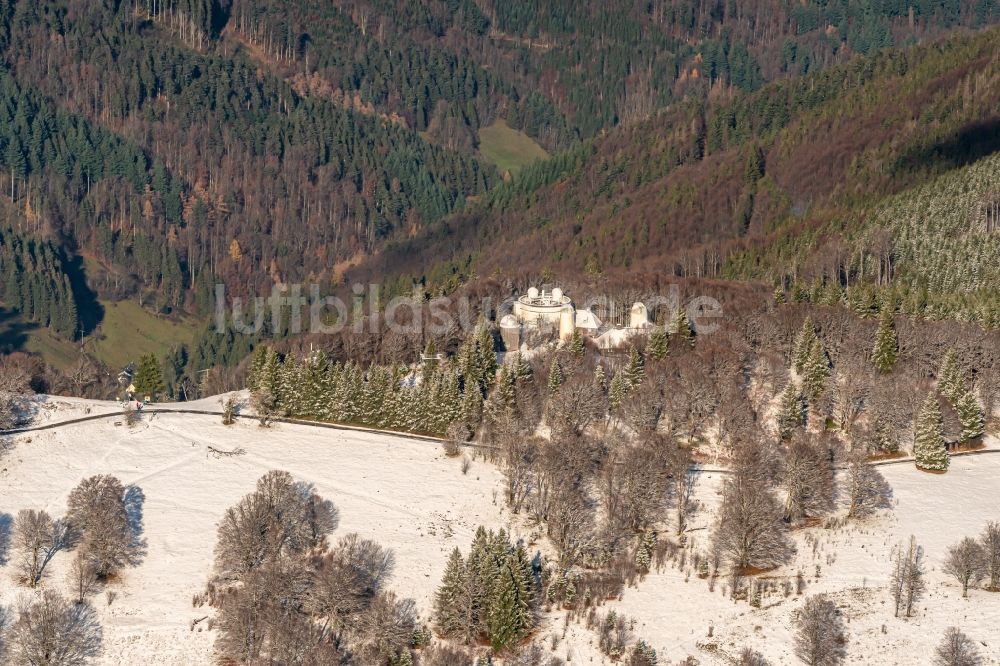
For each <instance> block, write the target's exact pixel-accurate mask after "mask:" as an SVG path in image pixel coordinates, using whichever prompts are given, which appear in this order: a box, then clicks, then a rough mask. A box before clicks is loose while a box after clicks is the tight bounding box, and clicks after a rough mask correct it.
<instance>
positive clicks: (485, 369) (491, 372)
mask: <svg viewBox="0 0 1000 666" xmlns="http://www.w3.org/2000/svg"><path fill="white" fill-rule="evenodd" d="M476 352H477V360H478V363H477V365H478V366H479V375H480V377H481V381H482V383H483V387H484V388H489V387H491V386H493V382H494V380H495V379H496V373H497V351H496V347H495V346H494V344H493V332H492V331H491V330H490V327H489V326H488V325H487V323H486V322H485V321H483V322H481V323H480V324H479V328H478V329H477V330H476Z"/></svg>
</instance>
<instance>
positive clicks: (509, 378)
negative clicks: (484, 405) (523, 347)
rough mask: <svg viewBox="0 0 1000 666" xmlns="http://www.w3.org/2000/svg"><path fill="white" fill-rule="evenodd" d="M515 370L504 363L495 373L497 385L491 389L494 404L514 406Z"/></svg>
mask: <svg viewBox="0 0 1000 666" xmlns="http://www.w3.org/2000/svg"><path fill="white" fill-rule="evenodd" d="M516 373H517V370H516V369H514V368H511V366H509V365H507V364H504V365H503V367H501V368H500V374H499V375H497V385H496V388H494V389H493V395H492V398H493V403H494V406H496V407H500V408H503V409H507V408H510V407H513V406H514V395H515V386H516V382H517V374H516Z"/></svg>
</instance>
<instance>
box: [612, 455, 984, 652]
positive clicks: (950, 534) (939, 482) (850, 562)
mask: <svg viewBox="0 0 1000 666" xmlns="http://www.w3.org/2000/svg"><path fill="white" fill-rule="evenodd" d="M880 469H881V471H882V473H883V475H884V476H885V477H886V480H887V481H888V482H889V484H890V485H891V486H892V489H893V496H894V507H893V510H892V511H891V512H883V513H882V514H881V515H880V516H877V517H873V518H870V519H867V520H865V521H862V522H859V523H849V524H848V525H847V526H846V527H841V528H839V529H835V530H824V529H822V528H819V527H817V528H810V529H807V530H801V531H797V532H796V533H795V542H796V547H797V551H798V552H797V554H796V557H795V560H794V562H793V563H791V564H789V565H788V566H785V567H782V568H781V569H779V570H777V571H774V572H770V573H768V574H767V576H769V577H773V578H775V579H777V580H778V581H781V580H783V579H789V580H793V579H794V577H795V574H796V572H797V571H800V570H801V571H802V572H803V574H804V575H805V577H806V580H807V587H806V591H805V595H803V597H797V596H795V594H794V593H793V594H792V595H791V596H790V597H788V598H787V599H786V598H785V597H784V595H783V594H781V593H780V592H779V593H777V594H775V595H772V596H770V597H765V598H764V599H763V603H762V608H760V609H755V608H752V607H751V606H750V605H749V604H747V602H746V601H740V602H734V601H732V600H730V599H729V596H728V595H726V594H724V590H723V588H724V585H725V581H724V580H722V579H720V580H719V581H718V583H717V585H716V588H715V591H714V592H710V591H709V586H708V583H707V581H704V580H700V579H699V578H697V576H696V575H695V574H694V572H691V573H690V575H686V573H685V571H682V570H679V569H677V568H674V567H669V566H668V567H666V568H664V569H663V570H662V571H661V572H659V573H652V574H650V575H649V576H647V577H646V578H645V580H643V581H642V582H641V583H640V584H639V585H638V586H637V588H633V589H628V590H626V592H625V594H624V595H623V599H622V600H621V601H620V602H615V603H613V604H609V608H615V609H616V610H618V611H620V612H621V613H624V614H625V615H627V616H628V617H630V618H632V619H634V620H635V621H636V628H635V632H636V634H637V635H639V636H641V637H642V638H644V639H645V640H646V641H647V642H649V643H650V644H651V645H652V646H653V647H654V648H656V650H657V653H658V654H659V655H660V656H661V658H662V657H667V658H669V659H671V660H680V659H682V658H684V657H686V656H687V655H695V656H696V657H697V658H698V659H700V660H701V661H702V663H719V664H727V663H730V662H729V661H727V660H726V657H727V656H735V655H736V654H738V653H739V650H740V649H741V648H742V647H744V646H750V647H752V648H754V649H755V650H758V651H760V652H762V653H764V654H765V655H766V656H767V657H769V658H770V659H771V661H772V663H774V664H795V663H799V662H798V660H797V659H796V658H795V657H794V655H793V653H792V644H793V633H794V627H793V623H792V619H793V614H794V613H795V611H796V609H798V608H799V607H800V605H801V602H802V599H803V598H804V596H808V595H810V594H815V593H819V592H823V593H829V594H830V595H831V596H832V598H833V599H834V600H835V601H836V602H837V603H838V605H839V606H840V607H841V608H842V609H844V610H845V615H846V618H847V621H848V625H847V629H848V637H849V641H850V642H849V644H848V660H847V661H848V663H852V664H879V665H882V664H885V665H898V666H918V665H920V666H926V665H927V664H930V663H931V660H932V656H931V655H933V651H934V648H935V647H936V646H937V644H938V642H939V641H940V640H941V635H942V634H943V632H944V629H945V628H946V627H948V626H958V627H960V628H961V629H962V631H964V632H965V633H966V634H968V635H969V636H970V637H971V638H973V639H974V640H976V641H977V642H979V643H980V645H979V648H980V652H981V653H982V655H983V656H984V657H986V659H987V662H986V663H989V664H997V663H1000V593H997V592H987V591H984V590H970V591H969V598H968V599H963V598H962V590H961V588H960V587H959V586H958V584H957V583H956V582H955V581H954V579H952V578H950V577H948V576H947V575H946V574H944V573H943V572H942V571H941V566H942V563H943V561H944V558H945V556H946V553H947V549H948V547H949V546H950V545H953V544H955V543H956V542H957V541H959V540H960V539H961V538H962V537H965V536H973V537H978V536H979V535H980V534H981V533H982V530H983V527H984V526H985V524H986V522H987V521H989V520H1000V453H998V454H988V455H979V456H963V457H956V458H954V459H953V460H952V464H951V469H950V470H949V471H948V473H947V474H944V475H932V474H927V473H924V472H920V471H918V470H917V469H916V468H915V467H913V466H912V465H910V464H902V465H889V466H883V467H881V468H880ZM721 486H722V476H721V475H720V474H718V473H716V474H710V473H705V474H703V475H702V477H701V478H700V479H699V481H698V486H697V498H698V500H699V503H700V504H701V511H700V512H699V514H698V517H697V519H696V520H695V521H693V525H692V531H691V533H690V534H691V537H692V538H693V539H695V540H696V545H695V547H696V548H699V547H700V548H702V549H707V547H708V543H707V542H708V538H709V532H710V523H711V520H712V512H713V509H714V507H715V506H716V505H717V504H718V493H719V491H720V490H721ZM911 535H913V536H915V537H916V539H917V543H918V544H919V545H921V546H922V547H923V548H924V552H925V557H926V568H927V575H926V582H927V594H926V596H925V597H924V599H923V600H922V601H921V603H920V604H919V608H918V610H917V611H916V613H915V614H914V617H912V618H909V619H905V618H895V617H893V607H892V600H891V599H890V596H889V593H888V591H887V590H886V585H887V584H888V579H889V574H890V568H891V563H890V557H891V551H892V548H893V546H894V545H895V544H897V543H899V542H902V541H904V540H909V538H910V536H911ZM817 566H819V567H820V570H819V577H818V578H817V577H816V571H817ZM688 568H690V565H689V567H688ZM686 578H687V580H686V581H685V579H686ZM710 627H711V628H712V631H713V636H712V637H709V635H708V632H709V628H710ZM883 627H884V631H883ZM713 654H714V655H717V656H714V657H713ZM713 659H714V660H713Z"/></svg>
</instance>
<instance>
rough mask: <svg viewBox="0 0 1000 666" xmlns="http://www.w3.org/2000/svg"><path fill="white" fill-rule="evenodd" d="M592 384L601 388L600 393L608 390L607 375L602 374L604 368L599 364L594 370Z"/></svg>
mask: <svg viewBox="0 0 1000 666" xmlns="http://www.w3.org/2000/svg"><path fill="white" fill-rule="evenodd" d="M594 383H595V384H596V385H597V386H599V387H600V388H601V390H602V391H604V392H607V390H608V377H607V373H605V372H604V366H603V365H601V364H600V363H598V364H597V367H596V368H595V369H594Z"/></svg>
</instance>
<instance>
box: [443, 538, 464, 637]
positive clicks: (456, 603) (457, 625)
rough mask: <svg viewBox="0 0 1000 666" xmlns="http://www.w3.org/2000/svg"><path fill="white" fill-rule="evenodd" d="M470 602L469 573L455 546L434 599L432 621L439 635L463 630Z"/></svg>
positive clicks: (448, 635)
mask: <svg viewBox="0 0 1000 666" xmlns="http://www.w3.org/2000/svg"><path fill="white" fill-rule="evenodd" d="M470 603H471V598H470V595H469V574H468V571H467V570H466V566H465V560H464V559H463V558H462V553H461V551H459V550H458V548H455V549H454V550H453V551H451V556H450V557H449V558H448V565H447V566H446V567H445V570H444V578H443V579H442V580H441V587H439V588H438V591H437V596H436V597H435V600H434V622H435V624H436V626H437V630H438V631H439V632H441V635H443V636H447V637H455V636H459V635H461V634H462V632H463V631H465V629H466V627H467V624H468V623H469V621H470V619H471V618H470V617H469V615H470V610H471V609H470V608H469V605H470Z"/></svg>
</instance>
